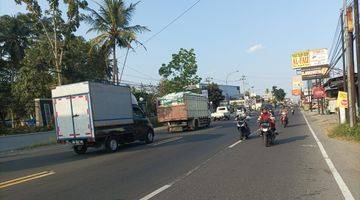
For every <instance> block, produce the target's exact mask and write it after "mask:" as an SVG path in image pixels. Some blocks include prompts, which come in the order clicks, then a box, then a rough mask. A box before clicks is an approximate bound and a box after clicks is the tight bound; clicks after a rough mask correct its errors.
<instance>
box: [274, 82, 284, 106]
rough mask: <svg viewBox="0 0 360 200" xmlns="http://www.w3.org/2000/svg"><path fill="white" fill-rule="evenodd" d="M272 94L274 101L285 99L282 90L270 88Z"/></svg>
mask: <svg viewBox="0 0 360 200" xmlns="http://www.w3.org/2000/svg"><path fill="white" fill-rule="evenodd" d="M272 94H273V95H274V98H275V100H276V101H278V102H281V101H283V100H284V99H285V96H286V93H285V91H284V90H283V89H281V88H280V89H277V86H273V87H272Z"/></svg>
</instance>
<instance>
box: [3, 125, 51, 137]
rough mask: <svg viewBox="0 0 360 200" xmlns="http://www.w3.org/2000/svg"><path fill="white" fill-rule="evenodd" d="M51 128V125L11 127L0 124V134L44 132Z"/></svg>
mask: <svg viewBox="0 0 360 200" xmlns="http://www.w3.org/2000/svg"><path fill="white" fill-rule="evenodd" d="M51 130H53V128H51V127H36V126H32V127H27V126H24V127H18V128H11V127H3V126H0V135H1V136H4V135H16V134H25V133H36V132H46V131H51Z"/></svg>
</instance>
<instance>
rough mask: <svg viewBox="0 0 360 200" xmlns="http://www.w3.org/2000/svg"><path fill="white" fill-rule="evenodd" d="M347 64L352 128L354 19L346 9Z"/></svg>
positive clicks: (352, 124)
mask: <svg viewBox="0 0 360 200" xmlns="http://www.w3.org/2000/svg"><path fill="white" fill-rule="evenodd" d="M345 17H346V18H345V19H346V21H345V22H346V23H345V26H346V27H345V30H346V37H345V38H346V61H347V62H346V63H347V72H348V77H347V79H348V95H347V96H348V107H349V123H350V127H354V125H355V124H356V106H355V102H356V96H355V94H356V93H355V80H354V45H353V43H354V42H353V29H354V28H353V18H352V8H351V7H349V8H347V9H346V15H345Z"/></svg>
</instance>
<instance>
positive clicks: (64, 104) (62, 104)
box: [53, 96, 74, 140]
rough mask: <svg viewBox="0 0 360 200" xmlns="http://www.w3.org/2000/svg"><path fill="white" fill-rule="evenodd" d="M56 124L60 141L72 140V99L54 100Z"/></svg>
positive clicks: (61, 98) (68, 97)
mask: <svg viewBox="0 0 360 200" xmlns="http://www.w3.org/2000/svg"><path fill="white" fill-rule="evenodd" d="M53 103H54V108H55V110H54V114H55V124H56V135H57V138H58V140H59V139H60V140H61V139H65V138H72V137H73V136H72V134H74V127H73V120H72V111H71V97H70V96H67V97H60V98H55V99H54V100H53Z"/></svg>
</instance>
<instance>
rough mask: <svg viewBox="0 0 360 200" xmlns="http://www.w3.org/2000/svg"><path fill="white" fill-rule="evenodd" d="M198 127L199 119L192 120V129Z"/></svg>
mask: <svg viewBox="0 0 360 200" xmlns="http://www.w3.org/2000/svg"><path fill="white" fill-rule="evenodd" d="M198 129H199V120H198V119H195V121H194V130H198Z"/></svg>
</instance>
